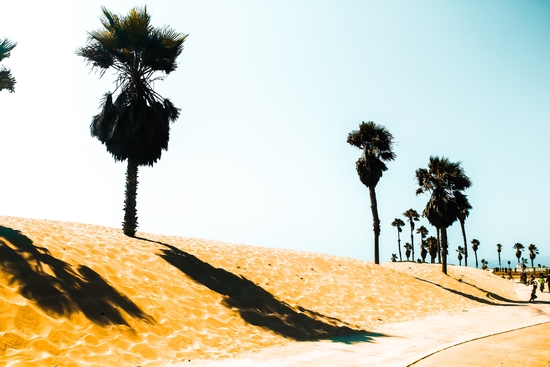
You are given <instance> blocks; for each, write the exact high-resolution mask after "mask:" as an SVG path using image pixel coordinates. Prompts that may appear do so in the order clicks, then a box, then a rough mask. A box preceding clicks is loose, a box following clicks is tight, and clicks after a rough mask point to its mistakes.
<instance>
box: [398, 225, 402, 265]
mask: <svg viewBox="0 0 550 367" xmlns="http://www.w3.org/2000/svg"><path fill="white" fill-rule="evenodd" d="M399 229H400V228H399V227H397V249H398V250H399V261H401V262H402V261H403V258H402V257H401V236H400V235H399Z"/></svg>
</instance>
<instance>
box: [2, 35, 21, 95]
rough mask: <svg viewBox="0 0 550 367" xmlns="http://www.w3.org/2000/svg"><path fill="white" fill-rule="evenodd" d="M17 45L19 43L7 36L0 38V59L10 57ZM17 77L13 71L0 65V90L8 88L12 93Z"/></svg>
mask: <svg viewBox="0 0 550 367" xmlns="http://www.w3.org/2000/svg"><path fill="white" fill-rule="evenodd" d="M15 46H17V43H14V42H11V41H10V40H8V39H7V38H5V39H3V40H0V61H2V60H4V59H6V58H8V57H10V53H11V50H13V49H14V48H15ZM14 88H15V78H14V77H13V76H12V75H11V71H10V70H9V69H6V68H5V67H3V66H2V67H0V91H2V90H4V89H7V90H8V91H9V92H10V93H13V92H14V90H15V89H14Z"/></svg>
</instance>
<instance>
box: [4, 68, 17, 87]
mask: <svg viewBox="0 0 550 367" xmlns="http://www.w3.org/2000/svg"><path fill="white" fill-rule="evenodd" d="M14 88H15V78H14V77H13V76H12V75H11V72H10V70H8V69H6V68H2V69H0V91H1V90H4V89H7V90H8V91H9V92H10V93H13V92H14V91H15V89H14Z"/></svg>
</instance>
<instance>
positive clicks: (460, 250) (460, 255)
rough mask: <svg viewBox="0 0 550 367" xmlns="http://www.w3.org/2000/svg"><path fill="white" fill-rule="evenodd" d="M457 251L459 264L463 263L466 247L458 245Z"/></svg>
mask: <svg viewBox="0 0 550 367" xmlns="http://www.w3.org/2000/svg"><path fill="white" fill-rule="evenodd" d="M456 252H458V265H459V266H461V265H462V254H464V247H462V246H458V249H456Z"/></svg>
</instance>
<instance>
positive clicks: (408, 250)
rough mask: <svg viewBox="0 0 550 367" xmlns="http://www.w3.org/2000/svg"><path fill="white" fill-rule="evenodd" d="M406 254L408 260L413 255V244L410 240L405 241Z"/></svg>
mask: <svg viewBox="0 0 550 367" xmlns="http://www.w3.org/2000/svg"><path fill="white" fill-rule="evenodd" d="M403 247H405V256H407V261H409V258H410V257H411V249H412V245H411V244H410V243H408V242H406V243H405V246H403ZM413 261H414V258H413Z"/></svg>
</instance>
